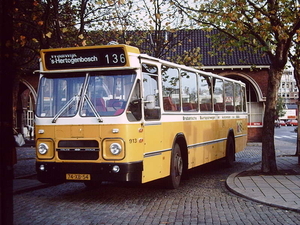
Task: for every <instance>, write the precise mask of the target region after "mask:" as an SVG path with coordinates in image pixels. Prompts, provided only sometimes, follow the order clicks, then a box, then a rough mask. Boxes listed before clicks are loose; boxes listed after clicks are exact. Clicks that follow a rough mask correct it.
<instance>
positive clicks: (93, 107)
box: [84, 94, 103, 122]
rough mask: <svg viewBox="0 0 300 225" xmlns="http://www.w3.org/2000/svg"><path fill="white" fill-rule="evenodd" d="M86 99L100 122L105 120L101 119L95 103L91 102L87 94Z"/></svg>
mask: <svg viewBox="0 0 300 225" xmlns="http://www.w3.org/2000/svg"><path fill="white" fill-rule="evenodd" d="M84 99H85V100H86V102H87V103H88V105H89V106H90V108H91V110H92V112H93V113H94V115H95V117H96V118H97V120H98V122H103V120H102V119H101V117H100V115H99V113H98V112H97V110H96V108H95V106H94V104H93V103H92V102H91V100H90V98H89V96H87V95H86V94H85V95H84Z"/></svg>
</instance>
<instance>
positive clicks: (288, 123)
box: [286, 120, 298, 126]
mask: <svg viewBox="0 0 300 225" xmlns="http://www.w3.org/2000/svg"><path fill="white" fill-rule="evenodd" d="M286 125H287V126H298V120H288V121H286Z"/></svg>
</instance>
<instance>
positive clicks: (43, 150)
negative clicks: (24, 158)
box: [38, 143, 49, 155]
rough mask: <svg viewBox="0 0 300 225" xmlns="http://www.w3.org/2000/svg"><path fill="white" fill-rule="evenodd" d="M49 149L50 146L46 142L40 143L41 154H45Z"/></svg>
mask: <svg viewBox="0 0 300 225" xmlns="http://www.w3.org/2000/svg"><path fill="white" fill-rule="evenodd" d="M48 150H49V147H48V145H47V144H45V143H40V144H39V148H38V151H39V153H40V154H41V155H45V154H46V153H47V152H48Z"/></svg>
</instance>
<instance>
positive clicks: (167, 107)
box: [163, 97, 177, 111]
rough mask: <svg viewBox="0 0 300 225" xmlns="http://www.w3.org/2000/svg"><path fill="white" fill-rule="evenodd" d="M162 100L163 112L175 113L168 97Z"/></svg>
mask: <svg viewBox="0 0 300 225" xmlns="http://www.w3.org/2000/svg"><path fill="white" fill-rule="evenodd" d="M163 100H164V110H165V111H177V107H176V105H175V104H174V103H173V101H172V99H171V98H170V97H163Z"/></svg>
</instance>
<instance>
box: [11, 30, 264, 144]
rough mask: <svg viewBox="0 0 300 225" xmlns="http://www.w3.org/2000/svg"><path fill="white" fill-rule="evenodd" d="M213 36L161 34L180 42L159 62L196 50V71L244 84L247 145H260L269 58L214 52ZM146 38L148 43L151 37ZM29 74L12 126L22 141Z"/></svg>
mask: <svg viewBox="0 0 300 225" xmlns="http://www.w3.org/2000/svg"><path fill="white" fill-rule="evenodd" d="M214 32H215V31H213V32H209V33H207V32H205V31H202V30H181V31H177V32H176V33H170V32H167V31H164V34H163V35H162V37H163V38H165V40H172V39H171V36H172V37H174V35H175V34H176V39H177V40H178V39H180V40H181V44H180V45H177V47H176V51H169V52H168V53H166V54H165V55H164V56H163V57H162V58H164V59H166V60H170V59H172V58H173V57H174V56H176V55H180V54H184V53H185V52H189V51H193V50H194V49H196V48H200V58H199V60H200V61H201V64H202V66H200V69H203V70H206V71H210V72H213V73H216V74H219V75H221V76H226V77H229V78H233V79H236V80H241V81H243V82H244V83H246V89H247V98H248V110H249V120H248V128H249V129H248V134H249V136H248V141H249V142H260V141H261V137H262V126H263V116H264V104H265V100H266V93H267V84H268V70H269V65H270V61H269V58H268V57H267V56H264V55H263V54H261V53H259V52H254V51H253V50H252V49H250V48H248V49H246V50H243V51H241V50H237V49H234V48H228V49H226V50H225V49H222V50H220V49H216V48H215V47H214V46H213V44H212V41H211V39H210V38H209V37H208V36H209V35H211V34H213V33H214ZM148 38H149V39H151V37H148ZM146 39H147V38H146ZM147 42H148V43H149V42H150V40H146V41H145V43H147ZM145 48H147V45H144V46H141V47H140V49H141V51H142V53H143V49H145ZM211 53H213V54H211ZM198 67H199V66H198ZM36 69H38V68H36ZM32 72H33V71H31V72H29V73H27V74H24V75H23V76H22V79H21V82H20V85H19V94H18V96H19V99H18V105H17V117H16V120H17V121H16V124H17V128H18V129H19V130H20V131H21V132H23V134H24V136H25V137H30V135H32V132H30V131H31V127H32V126H33V123H34V117H33V112H34V108H35V103H36V95H37V84H38V75H33V73H32Z"/></svg>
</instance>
